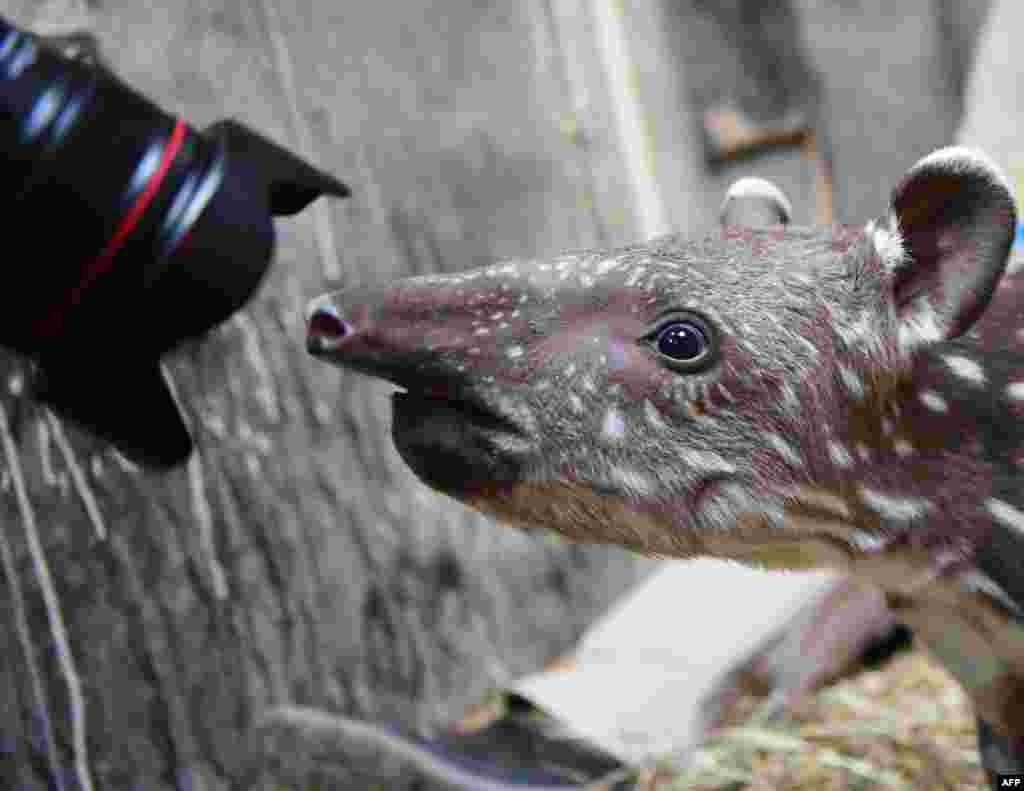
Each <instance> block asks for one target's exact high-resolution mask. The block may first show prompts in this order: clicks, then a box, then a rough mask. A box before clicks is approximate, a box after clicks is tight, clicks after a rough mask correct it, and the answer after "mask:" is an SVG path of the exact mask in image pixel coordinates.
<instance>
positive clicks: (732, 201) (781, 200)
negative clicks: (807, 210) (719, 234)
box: [718, 178, 793, 228]
mask: <svg viewBox="0 0 1024 791" xmlns="http://www.w3.org/2000/svg"><path fill="white" fill-rule="evenodd" d="M718 216H719V220H720V221H721V223H722V225H746V226H749V227H751V228H761V227H764V226H766V225H787V224H788V223H789V220H790V218H791V217H792V216H793V207H792V205H790V202H789V200H787V198H786V196H785V195H783V194H782V190H780V189H779V188H778V187H776V186H775V185H774V184H772V183H771V182H770V181H766V180H765V179H759V178H743V179H740V180H739V181H737V182H736V183H735V184H733V185H732V186H731V187H730V188H729V191H728V192H727V193H726V194H725V200H724V201H722V208H721V209H720V210H719V215H718Z"/></svg>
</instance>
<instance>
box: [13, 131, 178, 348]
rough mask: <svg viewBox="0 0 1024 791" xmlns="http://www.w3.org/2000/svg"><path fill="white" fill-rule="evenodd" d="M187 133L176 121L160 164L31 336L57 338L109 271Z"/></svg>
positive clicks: (35, 325) (33, 329)
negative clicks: (72, 315) (82, 300)
mask: <svg viewBox="0 0 1024 791" xmlns="http://www.w3.org/2000/svg"><path fill="white" fill-rule="evenodd" d="M187 131H188V126H187V124H186V123H185V122H184V121H183V120H182V119H180V118H179V119H177V121H176V122H175V124H174V129H173V130H171V135H170V137H169V138H168V139H167V143H166V144H165V145H164V149H163V152H162V153H161V155H160V162H159V164H158V165H157V167H156V169H155V170H154V171H153V173H152V174H150V177H149V179H148V180H147V181H146V185H145V187H143V188H142V190H141V191H140V192H139V194H138V196H137V197H136V198H135V200H134V201H132V205H131V206H129V207H128V210H127V211H126V212H125V213H124V215H122V217H121V221H120V222H119V223H118V225H117V228H115V229H114V232H113V233H112V234H111V235H110V238H109V239H108V240H107V243H106V244H105V245H104V246H103V249H102V250H101V251H100V253H99V255H97V256H96V258H94V259H93V260H92V262H91V263H90V264H89V265H88V266H87V267H86V269H85V272H84V273H83V274H82V278H81V279H80V280H79V281H78V284H77V285H75V286H74V288H72V289H70V290H69V291H67V292H66V293H65V295H64V297H63V298H62V299H61V300H60V301H59V302H57V303H56V304H55V305H53V306H52V307H51V308H50V309H49V310H48V311H47V312H46V315H44V316H43V317H42V318H41V319H39V320H38V321H36V322H35V323H34V324H33V327H32V334H33V335H35V336H37V337H38V336H43V337H54V336H56V335H59V334H60V333H61V332H62V331H63V329H64V324H65V323H66V320H67V314H68V312H69V311H70V310H71V309H72V308H74V307H75V306H76V305H77V304H78V303H79V302H80V301H81V299H82V295H83V294H84V293H85V291H86V290H87V289H88V288H89V287H90V286H92V285H93V283H94V282H95V281H96V278H98V277H99V276H100V275H102V274H103V273H104V272H106V271H107V270H109V269H110V267H111V265H112V264H113V262H114V258H115V257H116V256H117V254H118V252H119V251H120V250H121V248H122V247H124V244H125V242H126V241H127V240H128V237H129V236H130V235H131V233H132V231H133V230H135V227H136V226H137V225H138V224H139V221H140V220H141V219H142V216H143V215H144V214H145V213H146V209H147V208H149V205H150V203H151V202H152V201H153V197H154V196H155V195H156V194H157V192H158V191H159V190H160V185H161V184H162V183H163V180H164V177H165V176H166V175H167V171H168V170H170V168H171V163H173V162H174V158H175V157H176V156H177V155H178V151H179V150H180V149H181V145H182V143H183V142H184V140H185V134H186V132H187Z"/></svg>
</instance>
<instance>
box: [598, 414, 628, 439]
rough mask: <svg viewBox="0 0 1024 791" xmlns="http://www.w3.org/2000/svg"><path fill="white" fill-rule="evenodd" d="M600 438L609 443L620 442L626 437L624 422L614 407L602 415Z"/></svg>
mask: <svg viewBox="0 0 1024 791" xmlns="http://www.w3.org/2000/svg"><path fill="white" fill-rule="evenodd" d="M601 436H602V437H604V438H605V439H606V440H608V441H610V442H621V441H622V440H623V439H625V437H626V421H625V420H623V419H622V415H621V413H620V412H619V411H618V410H617V409H615V408H614V407H612V408H610V409H609V410H608V411H607V412H605V413H604V423H603V425H602V426H601Z"/></svg>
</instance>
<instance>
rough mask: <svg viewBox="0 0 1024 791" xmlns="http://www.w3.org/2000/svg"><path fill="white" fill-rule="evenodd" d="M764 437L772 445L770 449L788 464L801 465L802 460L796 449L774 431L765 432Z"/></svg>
mask: <svg viewBox="0 0 1024 791" xmlns="http://www.w3.org/2000/svg"><path fill="white" fill-rule="evenodd" d="M764 437H765V439H766V440H767V441H768V444H769V445H771V446H772V449H773V450H774V451H775V452H776V453H778V454H779V455H780V456H781V457H782V458H783V459H785V460H786V461H787V462H788V463H789V464H792V465H794V466H796V467H802V466H803V463H804V460H803V459H802V458H801V457H800V454H799V453H797V452H796V449H795V448H794V447H793V446H792V445H790V444H789V443H788V442H786V440H784V439H783V438H782V437H780V436H779V435H778V434H776V433H775V432H774V431H769V432H767V433H766V434H765V435H764Z"/></svg>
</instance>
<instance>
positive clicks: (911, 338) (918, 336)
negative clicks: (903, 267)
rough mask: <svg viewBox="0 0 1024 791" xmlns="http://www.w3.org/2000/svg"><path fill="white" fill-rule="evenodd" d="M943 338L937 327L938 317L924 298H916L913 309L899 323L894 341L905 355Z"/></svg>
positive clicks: (940, 330)
mask: <svg viewBox="0 0 1024 791" xmlns="http://www.w3.org/2000/svg"><path fill="white" fill-rule="evenodd" d="M944 336H945V332H944V331H943V329H942V327H940V326H939V315H938V314H937V313H936V312H935V308H933V307H932V306H931V303H929V302H928V300H927V299H925V298H924V297H918V299H917V300H916V303H915V309H914V310H913V312H912V313H911V314H910V315H908V316H907V317H906V318H904V319H903V321H902V322H900V326H899V330H898V331H897V333H896V339H897V341H898V343H899V346H900V349H901V350H902V351H903V352H904V353H906V352H910V351H913V350H914V349H916V348H918V347H919V346H923V345H924V344H927V343H938V342H939V341H941V340H942V339H943V337H944Z"/></svg>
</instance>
